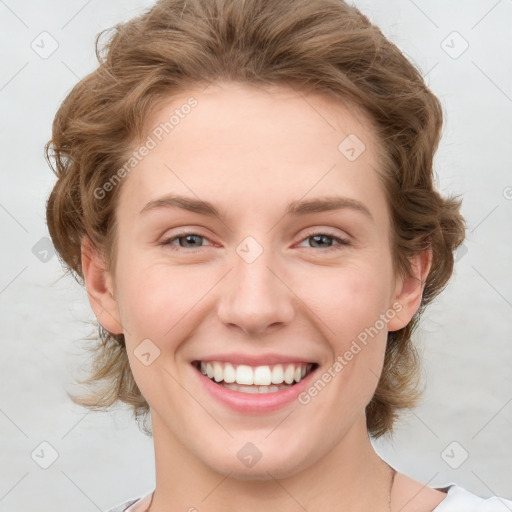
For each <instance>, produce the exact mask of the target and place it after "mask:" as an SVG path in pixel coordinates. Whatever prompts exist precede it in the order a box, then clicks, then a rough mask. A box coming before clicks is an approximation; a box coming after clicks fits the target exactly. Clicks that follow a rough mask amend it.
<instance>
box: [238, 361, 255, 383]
mask: <svg viewBox="0 0 512 512" xmlns="http://www.w3.org/2000/svg"><path fill="white" fill-rule="evenodd" d="M235 380H236V383H237V384H246V385H247V386H251V385H252V384H254V377H253V372H252V368H251V367H250V366H247V365H245V364H241V365H240V366H238V367H237V369H236V377H235Z"/></svg>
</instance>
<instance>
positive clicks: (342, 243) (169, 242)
mask: <svg viewBox="0 0 512 512" xmlns="http://www.w3.org/2000/svg"><path fill="white" fill-rule="evenodd" d="M187 236H197V237H199V238H203V239H206V240H208V238H207V237H205V236H203V235H201V234H199V233H194V232H192V231H190V232H189V231H184V232H182V233H178V234H176V235H174V236H172V237H170V238H166V239H165V240H163V241H162V242H160V244H159V245H161V246H167V247H169V248H170V249H171V250H173V251H179V250H180V249H185V250H186V249H187V248H186V247H177V246H173V245H172V242H174V241H175V240H178V239H180V238H185V237H187ZM315 236H324V237H327V238H332V239H333V240H334V241H336V242H338V245H336V246H334V247H328V248H327V249H321V252H324V253H325V252H331V251H336V250H340V249H341V248H342V247H344V246H348V245H350V242H349V241H348V240H346V239H345V238H340V237H337V236H335V235H333V234H332V233H328V232H316V231H313V232H311V233H309V234H308V235H307V236H305V237H304V238H303V239H302V240H301V241H302V242H303V241H305V240H307V239H308V238H313V237H315ZM202 248H203V247H198V248H191V250H194V249H197V250H200V249H202ZM310 249H315V247H310Z"/></svg>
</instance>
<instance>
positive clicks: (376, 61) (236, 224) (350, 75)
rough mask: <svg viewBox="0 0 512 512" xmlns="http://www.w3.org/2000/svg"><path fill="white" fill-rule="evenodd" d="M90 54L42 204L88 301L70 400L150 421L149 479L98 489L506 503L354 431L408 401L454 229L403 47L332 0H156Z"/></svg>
mask: <svg viewBox="0 0 512 512" xmlns="http://www.w3.org/2000/svg"><path fill="white" fill-rule="evenodd" d="M98 55H99V58H100V66H99V67H98V69H96V70H95V71H94V72H93V73H91V74H90V75H89V76H88V77H86V78H85V79H84V80H82V81H81V82H80V83H79V84H78V85H77V86H76V87H75V88H74V89H73V91H71V93H70V94H69V95H68V97H67V98H66V99H65V101H64V102H63V104H62V106H61V107H60V109H59V111H58V113H57V115H56V118H55V121H54V127H53V136H52V140H51V141H50V142H49V144H48V147H47V151H48V156H49V158H50V157H51V156H53V157H54V158H55V168H56V172H57V175H58V180H57V183H56V185H55V187H54V189H53V191H52V193H51V195H50V198H49V201H48V205H47V219H48V226H49V229H50V233H51V236H52V239H53V242H54V245H55V247H56V249H57V251H58V252H59V254H60V256H61V258H62V259H63V261H64V262H65V264H66V265H67V266H68V267H69V268H70V269H71V270H72V271H73V272H74V273H75V275H76V276H77V277H79V278H80V279H82V280H83V282H84V284H85V286H86V288H87V292H88V296H89V299H90V303H91V307H92V309H93V310H94V312H95V314H96V317H97V319H98V322H99V333H100V337H101V343H100V344H99V345H98V351H97V353H96V357H95V361H94V373H93V374H92V375H91V377H90V379H89V382H90V383H92V384H97V383H101V384H103V387H102V388H101V389H99V390H98V388H96V389H95V392H94V393H91V395H90V396H88V397H81V398H78V397H75V401H76V402H77V403H81V404H83V405H85V406H88V407H93V408H98V407H109V406H110V405H112V404H114V403H115V402H116V401H118V400H119V401H122V402H125V403H128V404H130V405H131V406H132V407H133V410H134V413H135V415H136V417H137V418H139V419H141V420H145V419H150V420H151V429H149V427H147V426H146V427H145V428H146V431H147V432H148V433H149V432H151V433H152V436H153V439H154V446H155V461H156V488H155V490H154V492H150V493H148V494H147V495H145V496H140V497H137V498H134V499H131V500H129V501H127V502H126V503H123V504H122V505H119V506H118V507H116V508H115V509H113V510H115V511H121V510H123V511H124V510H127V511H130V512H134V511H137V512H138V511H143V510H144V511H146V510H149V511H151V512H163V511H169V510H173V511H174V510H189V511H193V510H199V511H212V512H213V511H215V512H216V511H221V510H222V511H230V510H249V511H259V510H280V511H288V510H289V511H292V510H298V509H303V510H308V511H316V510H351V511H363V510H364V511H368V510H375V511H379V510H382V511H399V510H400V511H402V512H412V511H425V512H426V511H431V510H436V511H438V512H449V511H451V512H455V511H460V510H471V511H478V510H482V511H483V510H492V511H499V510H508V509H509V507H510V502H505V500H500V499H498V498H492V499H490V500H483V499H481V498H478V497H477V496H475V495H473V494H471V493H470V492H468V491H466V490H465V489H462V488H461V487H458V486H456V485H452V486H450V487H447V488H439V489H436V488H430V487H427V486H424V485H423V484H421V483H419V482H417V481H415V480H413V479H411V478H409V477H407V476H406V475H404V474H401V473H398V472H396V471H395V470H394V468H392V467H391V466H389V465H388V464H387V463H386V462H384V461H383V460H382V459H381V458H380V457H379V456H378V455H377V454H376V452H375V451H374V449H373V447H372V445H371V442H370V436H371V437H374V438H376V437H379V436H381V435H383V434H384V433H386V432H390V431H392V427H393V424H394V421H395V420H396V418H397V416H398V414H399V412H400V410H403V409H407V408H410V407H412V406H413V405H414V404H415V403H416V401H417V398H418V391H417V375H418V362H417V356H416V353H415V351H414V347H413V345H412V344H411V339H410V338H411V334H412V332H413V330H414V327H415V326H416V324H417V321H418V319H419V316H420V314H421V312H422V311H423V308H424V307H425V306H426V305H427V304H428V303H429V302H430V301H431V300H432V299H433V298H434V297H435V296H436V295H437V294H438V293H439V292H440V291H441V290H442V289H443V287H444V286H445V285H446V283H447V281H448V279H449V277H450V275H451V273H452V268H453V251H454V250H455V249H456V248H457V247H458V246H459V245H460V244H461V243H462V241H463V238H464V221H463V218H462V217H461V215H460V212H459V208H460V201H458V200H456V199H455V198H443V197H442V196H441V195H440V194H439V193H438V192H437V191H436V190H435V189H434V186H433V176H432V160H433V156H434V152H435V150H436V148H437V145H438V142H439V137H440V129H441V125H442V111H441V107H440V104H439V101H438V100H437V98H436V97H435V96H434V95H433V94H432V93H431V92H430V91H429V89H428V88H427V87H426V86H425V84H424V82H423V80H422V77H421V75H420V74H419V73H418V71H417V70H416V69H415V68H414V67H413V66H412V65H411V64H410V63H409V62H408V61H407V59H406V58H405V57H404V56H403V55H402V54H401V52H400V51H399V50H398V49H397V48H396V47H395V46H394V45H393V44H391V43H390V42H389V41H387V40H386V39H385V38H384V36H383V35H382V33H381V32H380V31H379V30H378V28H376V27H375V26H373V25H371V24H370V22H369V21H368V20H367V18H365V17H364V16H363V15H362V14H361V13H360V12H359V11H358V10H357V9H355V8H354V7H351V6H349V5H347V4H345V3H344V2H341V1H340V0H307V1H306V0H281V1H279V2H265V1H262V0H188V1H185V0H165V1H164V0H161V1H160V2H158V3H157V4H156V5H155V6H154V7H153V8H152V9H151V10H149V11H148V12H147V13H145V14H144V15H142V16H140V17H138V18H135V19H133V20H131V21H129V22H127V23H125V24H121V25H118V26H117V27H116V28H115V31H114V34H113V36H112V38H111V39H110V41H109V42H108V44H107V45H106V51H105V52H104V53H103V54H101V52H98ZM189 244H190V245H189ZM507 503H508V504H507Z"/></svg>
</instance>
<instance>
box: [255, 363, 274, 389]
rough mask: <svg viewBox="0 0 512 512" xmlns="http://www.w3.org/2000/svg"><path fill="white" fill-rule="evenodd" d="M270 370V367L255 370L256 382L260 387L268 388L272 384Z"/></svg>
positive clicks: (259, 367) (260, 367)
mask: <svg viewBox="0 0 512 512" xmlns="http://www.w3.org/2000/svg"><path fill="white" fill-rule="evenodd" d="M271 375H272V374H271V372H270V368H269V367H268V366H258V367H257V368H256V369H255V370H254V382H253V384H256V385H258V386H268V385H269V384H271V382H272V377H271Z"/></svg>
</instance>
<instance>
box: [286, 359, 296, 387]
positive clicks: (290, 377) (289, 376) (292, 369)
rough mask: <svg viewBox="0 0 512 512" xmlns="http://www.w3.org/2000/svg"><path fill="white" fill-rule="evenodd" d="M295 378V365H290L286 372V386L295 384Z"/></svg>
mask: <svg viewBox="0 0 512 512" xmlns="http://www.w3.org/2000/svg"><path fill="white" fill-rule="evenodd" d="M294 376H295V367H294V366H293V364H289V365H288V366H287V367H286V370H285V371H284V381H285V382H286V384H292V383H293V377H294Z"/></svg>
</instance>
